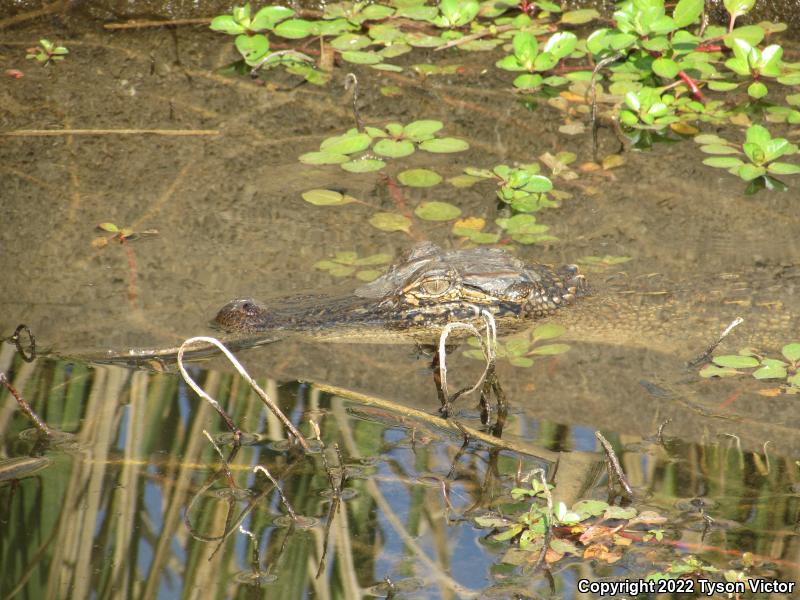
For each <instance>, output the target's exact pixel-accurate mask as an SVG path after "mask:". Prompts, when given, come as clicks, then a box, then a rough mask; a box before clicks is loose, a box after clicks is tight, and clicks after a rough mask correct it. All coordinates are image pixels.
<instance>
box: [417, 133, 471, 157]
mask: <svg viewBox="0 0 800 600" xmlns="http://www.w3.org/2000/svg"><path fill="white" fill-rule="evenodd" d="M419 147H420V150H425V151H426V152H434V153H437V154H439V153H449V152H463V151H464V150H467V149H469V144H468V143H467V142H466V141H464V140H461V139H458V138H451V137H446V138H434V139H432V140H426V141H424V142H422V143H421V144H420V145H419Z"/></svg>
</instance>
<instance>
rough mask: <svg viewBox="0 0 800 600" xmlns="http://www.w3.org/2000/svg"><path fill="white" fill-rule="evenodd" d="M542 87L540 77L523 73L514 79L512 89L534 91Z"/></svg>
mask: <svg viewBox="0 0 800 600" xmlns="http://www.w3.org/2000/svg"><path fill="white" fill-rule="evenodd" d="M541 85H542V76H541V75H539V74H538V73H524V74H523V75H520V76H519V77H517V78H516V79H514V87H515V88H517V89H520V90H535V89H536V88H538V87H540V86H541Z"/></svg>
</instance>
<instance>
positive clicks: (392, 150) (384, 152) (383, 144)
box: [372, 139, 414, 158]
mask: <svg viewBox="0 0 800 600" xmlns="http://www.w3.org/2000/svg"><path fill="white" fill-rule="evenodd" d="M372 149H373V150H374V151H375V153H376V154H380V155H381V156H388V157H389V158H402V157H403V156H408V155H409V154H413V153H414V144H412V143H411V142H410V141H408V140H390V139H383V140H379V141H378V143H376V144H375V145H374V146H373V147H372Z"/></svg>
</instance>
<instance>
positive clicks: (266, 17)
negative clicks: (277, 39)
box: [250, 6, 294, 31]
mask: <svg viewBox="0 0 800 600" xmlns="http://www.w3.org/2000/svg"><path fill="white" fill-rule="evenodd" d="M293 16H294V11H293V10H292V9H291V8H285V7H283V6H265V7H264V8H262V9H261V10H259V11H258V12H257V13H256V15H255V16H254V17H253V22H252V23H250V29H252V30H253V31H262V30H264V29H272V28H273V27H275V25H276V24H277V23H278V22H280V21H283V20H284V19H288V18H289V17H293Z"/></svg>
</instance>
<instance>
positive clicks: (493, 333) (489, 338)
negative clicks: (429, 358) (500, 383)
mask: <svg viewBox="0 0 800 600" xmlns="http://www.w3.org/2000/svg"><path fill="white" fill-rule="evenodd" d="M481 316H482V317H483V321H484V324H485V327H486V340H485V341H484V340H483V339H481V334H480V331H478V328H477V327H475V326H474V325H471V324H469V323H462V322H459V321H456V322H455V323H448V324H447V325H445V327H444V329H442V333H441V334H440V335H439V378H440V381H441V384H442V393H443V394H444V397H445V398H449V394H448V393H447V351H446V349H445V346H446V342H447V337H448V336H449V335H450V332H451V331H453V330H455V329H466V330H468V331H471V332H472V333H473V334H475V336H477V337H478V338H479V339H480V340H481V350H483V355H484V357H486V367H485V368H484V370H483V373H482V374H481V376H480V379H478V382H477V383H476V384H475V385H474V386H472V388H470V389H469V390H467V391H466V392H464V394H462V395H466V394H471V393H472V392H474V391H475V390H477V389H478V388H479V387H480V386H481V385H483V382H484V380H485V379H486V376H487V375H488V374H489V369H491V368H492V365H494V362H495V359H496V358H497V323H496V322H495V320H494V315H493V314H492V313H490V312H489V311H488V310H485V309H484V310H481Z"/></svg>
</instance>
